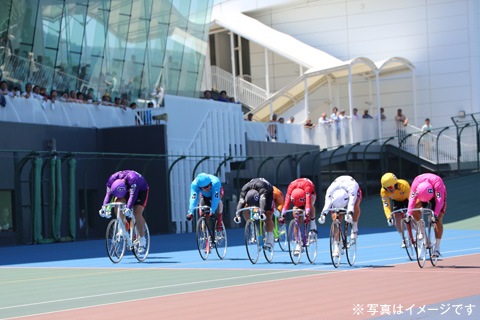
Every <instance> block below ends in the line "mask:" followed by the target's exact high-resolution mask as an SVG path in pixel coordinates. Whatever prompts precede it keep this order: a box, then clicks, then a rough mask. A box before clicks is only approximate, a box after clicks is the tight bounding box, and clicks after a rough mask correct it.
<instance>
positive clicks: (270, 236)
mask: <svg viewBox="0 0 480 320" xmlns="http://www.w3.org/2000/svg"><path fill="white" fill-rule="evenodd" d="M265 215H266V216H267V218H266V219H265V229H266V230H267V234H266V235H265V236H266V237H267V238H266V239H267V244H268V245H270V246H271V247H273V242H274V236H273V227H274V224H273V211H266V212H265Z"/></svg>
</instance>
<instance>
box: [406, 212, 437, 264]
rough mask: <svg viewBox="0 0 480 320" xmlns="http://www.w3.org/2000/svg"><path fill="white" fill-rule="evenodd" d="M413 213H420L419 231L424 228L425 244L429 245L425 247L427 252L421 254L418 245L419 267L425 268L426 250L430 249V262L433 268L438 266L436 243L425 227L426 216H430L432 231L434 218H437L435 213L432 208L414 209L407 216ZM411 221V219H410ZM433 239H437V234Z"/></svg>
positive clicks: (429, 222)
mask: <svg viewBox="0 0 480 320" xmlns="http://www.w3.org/2000/svg"><path fill="white" fill-rule="evenodd" d="M413 212H420V219H419V220H418V221H417V229H418V228H423V230H422V231H423V236H424V239H423V240H424V241H423V243H425V242H426V243H427V244H426V246H425V252H424V253H423V252H419V250H418V245H417V250H416V251H417V261H418V265H419V266H420V268H423V266H424V264H425V256H426V250H427V249H428V251H429V256H430V257H429V258H430V262H431V263H432V265H433V266H436V264H437V260H438V257H433V252H434V250H435V241H432V239H431V238H432V237H431V235H430V232H427V228H426V227H425V219H424V215H428V218H427V219H428V230H429V231H430V230H431V227H432V224H433V222H432V221H433V218H434V216H435V213H434V212H433V210H432V209H430V208H414V209H412V210H409V211H408V212H407V214H409V215H410V214H411V213H413ZM410 220H411V219H410ZM417 232H418V231H417ZM433 237H435V234H434V235H433ZM421 254H422V255H423V256H420V255H421Z"/></svg>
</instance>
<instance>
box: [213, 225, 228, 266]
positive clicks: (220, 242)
mask: <svg viewBox="0 0 480 320" xmlns="http://www.w3.org/2000/svg"><path fill="white" fill-rule="evenodd" d="M215 250H216V251H217V255H218V257H219V258H220V259H223V258H225V255H226V254H227V229H225V225H224V224H223V223H221V225H220V226H219V225H218V220H217V221H215Z"/></svg>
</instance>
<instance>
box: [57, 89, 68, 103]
mask: <svg viewBox="0 0 480 320" xmlns="http://www.w3.org/2000/svg"><path fill="white" fill-rule="evenodd" d="M67 100H68V92H66V91H64V92H63V93H62V96H61V97H60V98H58V101H62V102H67Z"/></svg>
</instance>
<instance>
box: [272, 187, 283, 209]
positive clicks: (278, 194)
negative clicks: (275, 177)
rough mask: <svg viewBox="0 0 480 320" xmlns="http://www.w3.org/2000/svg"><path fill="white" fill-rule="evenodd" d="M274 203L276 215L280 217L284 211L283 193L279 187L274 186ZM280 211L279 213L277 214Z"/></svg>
mask: <svg viewBox="0 0 480 320" xmlns="http://www.w3.org/2000/svg"><path fill="white" fill-rule="evenodd" d="M273 202H274V203H275V204H274V211H275V215H276V216H278V215H279V214H280V212H282V209H283V203H284V201H283V193H282V191H280V189H278V188H277V187H275V186H273ZM277 211H278V212H277ZM277 213H278V215H277Z"/></svg>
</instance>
